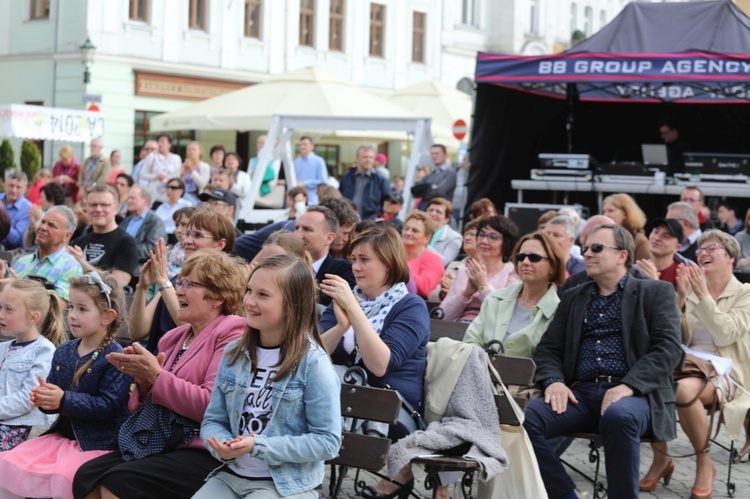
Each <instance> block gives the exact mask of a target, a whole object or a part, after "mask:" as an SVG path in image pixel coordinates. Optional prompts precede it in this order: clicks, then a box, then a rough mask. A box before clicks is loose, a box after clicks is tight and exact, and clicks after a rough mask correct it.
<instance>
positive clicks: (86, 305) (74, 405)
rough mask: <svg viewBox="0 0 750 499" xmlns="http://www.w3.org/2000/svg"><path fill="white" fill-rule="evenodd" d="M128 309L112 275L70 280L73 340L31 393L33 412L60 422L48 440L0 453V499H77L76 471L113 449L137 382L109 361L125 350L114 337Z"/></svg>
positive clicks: (34, 440)
mask: <svg viewBox="0 0 750 499" xmlns="http://www.w3.org/2000/svg"><path fill="white" fill-rule="evenodd" d="M3 294H5V293H3ZM123 302H124V300H123V295H122V291H121V290H120V289H119V286H118V285H117V281H116V280H115V278H114V277H112V276H111V275H109V274H104V273H102V274H101V275H100V274H99V273H98V272H91V273H89V274H86V275H83V276H79V277H72V278H70V306H69V308H68V324H69V325H70V330H71V332H72V333H73V336H75V338H76V339H74V340H72V341H69V342H67V343H63V344H62V345H60V347H59V348H58V349H57V350H56V351H55V354H54V356H53V358H52V368H51V370H50V373H49V375H48V376H47V380H46V381H45V379H44V378H43V377H42V376H39V377H38V381H39V386H35V387H33V388H32V389H31V403H32V404H33V406H34V407H38V408H39V409H41V410H42V412H44V413H47V414H58V415H59V417H58V419H57V421H56V422H55V424H54V425H53V426H52V427H51V428H50V429H49V431H48V432H47V433H46V434H44V435H42V436H40V437H37V438H32V439H31V440H28V441H26V442H24V443H22V444H21V445H19V446H18V447H16V448H15V449H13V450H10V451H8V452H3V453H0V497H3V498H7V497H19V496H20V497H55V498H72V497H73V487H72V483H73V476H74V475H75V473H76V470H77V469H78V467H79V466H80V465H81V464H83V463H85V462H86V461H88V460H90V459H93V458H95V457H98V456H100V455H102V454H105V453H107V452H109V451H111V450H112V449H114V448H115V446H116V444H117V431H118V429H119V427H120V424H121V423H122V421H123V420H124V418H125V416H126V414H127V401H128V395H129V386H130V384H131V382H132V378H131V377H130V376H127V375H125V374H123V373H121V372H120V371H118V370H117V368H116V367H115V366H113V365H112V364H110V363H109V362H107V359H106V358H105V356H106V354H107V353H109V352H114V351H122V348H121V347H120V346H119V345H118V344H117V343H115V342H114V336H115V333H117V330H118V329H119V327H120V324H122V320H123V319H122V313H121V312H122V311H123Z"/></svg>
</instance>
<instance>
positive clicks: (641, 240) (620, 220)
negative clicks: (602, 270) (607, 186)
mask: <svg viewBox="0 0 750 499" xmlns="http://www.w3.org/2000/svg"><path fill="white" fill-rule="evenodd" d="M602 215H606V216H608V217H609V218H611V219H612V220H614V221H615V223H616V224H617V225H619V226H621V227H624V228H625V230H627V231H628V232H630V234H631V235H632V236H633V239H634V241H635V259H636V261H638V260H643V259H644V258H651V253H650V251H649V249H648V239H646V236H645V235H644V234H643V230H644V227H645V226H646V214H645V213H643V210H641V208H640V207H639V206H638V204H637V203H636V202H635V199H633V198H632V197H631V196H630V195H629V194H625V193H622V192H621V193H618V194H612V195H610V196H607V197H606V198H604V202H603V203H602Z"/></svg>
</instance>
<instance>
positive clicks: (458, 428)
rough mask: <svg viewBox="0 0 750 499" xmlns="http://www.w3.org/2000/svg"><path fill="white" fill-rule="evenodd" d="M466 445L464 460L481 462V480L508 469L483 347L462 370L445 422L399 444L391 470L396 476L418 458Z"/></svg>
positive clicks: (390, 459) (390, 462) (390, 461)
mask: <svg viewBox="0 0 750 499" xmlns="http://www.w3.org/2000/svg"><path fill="white" fill-rule="evenodd" d="M465 443H469V444H471V447H470V449H469V451H468V452H467V453H466V454H464V455H463V457H464V458H466V459H471V460H474V461H477V462H478V463H479V465H480V466H481V470H480V472H479V479H480V480H482V481H487V480H489V479H491V478H493V477H495V476H497V475H499V474H500V473H503V472H505V470H507V469H508V456H507V455H506V454H505V451H504V450H503V448H502V446H501V445H500V421H499V419H498V416H497V409H496V408H495V403H494V399H493V393H492V386H491V384H490V377H489V373H488V372H487V365H486V363H485V353H484V352H483V351H482V350H481V349H479V348H475V349H474V350H473V351H472V353H471V355H470V356H469V360H468V361H467V362H466V365H465V366H464V369H463V371H461V375H460V376H459V378H458V383H456V388H455V390H454V391H453V394H452V395H451V397H450V400H449V401H448V407H447V409H446V412H445V416H444V417H443V420H442V421H440V422H433V423H430V425H429V426H428V427H427V429H426V430H425V431H417V432H414V433H412V434H411V435H409V436H407V437H404V438H403V439H401V440H399V441H398V442H396V443H395V444H394V445H393V446H392V447H391V451H390V453H389V455H388V471H389V473H390V474H391V476H393V475H395V474H396V473H397V472H398V470H400V469H401V468H403V467H404V466H406V465H407V464H409V462H410V461H411V460H412V459H413V458H415V457H417V456H420V455H425V454H436V453H437V454H439V453H440V452H441V451H445V450H447V449H452V448H454V447H457V446H459V445H461V444H465Z"/></svg>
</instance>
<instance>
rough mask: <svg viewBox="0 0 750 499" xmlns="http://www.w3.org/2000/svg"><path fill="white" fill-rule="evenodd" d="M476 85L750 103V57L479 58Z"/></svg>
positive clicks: (555, 93) (595, 97)
mask: <svg viewBox="0 0 750 499" xmlns="http://www.w3.org/2000/svg"><path fill="white" fill-rule="evenodd" d="M476 81H477V82H478V83H495V84H500V85H503V86H510V87H513V88H517V89H518V90H523V91H527V92H536V93H542V94H545V95H549V96H551V97H564V96H565V95H566V86H567V84H569V83H574V84H575V85H576V90H577V91H578V93H579V96H580V99H581V100H586V101H612V100H628V101H637V102H665V101H669V102H691V103H701V102H704V103H709V102H710V103H718V102H726V103H737V102H748V101H749V100H750V55H725V54H724V55H720V54H709V53H705V52H690V53H681V54H592V53H574V54H558V55H552V56H541V57H520V56H504V55H494V54H481V53H480V54H479V55H478V56H477V69H476Z"/></svg>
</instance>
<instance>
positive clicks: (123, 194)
mask: <svg viewBox="0 0 750 499" xmlns="http://www.w3.org/2000/svg"><path fill="white" fill-rule="evenodd" d="M114 184H115V189H116V190H117V197H118V198H119V199H120V206H118V207H117V216H118V217H120V219H123V218H125V217H127V216H128V193H129V192H130V188H131V187H133V184H135V180H133V177H131V176H130V175H128V174H127V173H121V174H119V175H118V176H117V178H115V182H114Z"/></svg>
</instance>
